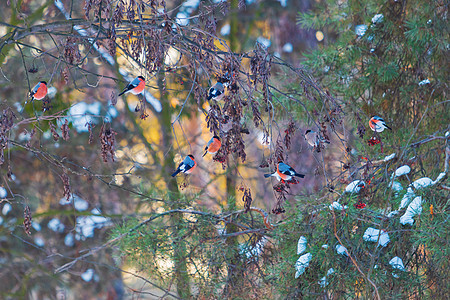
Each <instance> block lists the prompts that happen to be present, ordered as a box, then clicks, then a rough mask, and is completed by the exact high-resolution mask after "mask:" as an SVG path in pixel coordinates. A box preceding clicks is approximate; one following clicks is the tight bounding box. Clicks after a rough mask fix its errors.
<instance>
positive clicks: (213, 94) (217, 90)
mask: <svg viewBox="0 0 450 300" xmlns="http://www.w3.org/2000/svg"><path fill="white" fill-rule="evenodd" d="M224 92H225V88H224V86H223V84H222V83H221V82H217V83H216V84H215V85H213V86H212V87H211V88H210V89H209V92H208V100H211V98H212V99H214V100H220V99H222V98H223V96H224V95H225V93H224Z"/></svg>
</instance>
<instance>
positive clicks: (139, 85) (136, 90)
mask: <svg viewBox="0 0 450 300" xmlns="http://www.w3.org/2000/svg"><path fill="white" fill-rule="evenodd" d="M144 88H145V78H144V77H142V76H138V77H136V78H135V79H133V81H132V82H130V83H129V84H128V85H127V86H126V87H125V88H124V90H123V91H122V92H121V93H120V94H119V96H122V95H123V94H125V93H128V92H130V93H132V94H133V95H139V94H140V93H142V92H143V91H144Z"/></svg>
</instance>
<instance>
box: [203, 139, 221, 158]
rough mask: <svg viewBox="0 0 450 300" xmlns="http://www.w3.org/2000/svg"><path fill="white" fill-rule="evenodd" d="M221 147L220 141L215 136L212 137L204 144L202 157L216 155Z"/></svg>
mask: <svg viewBox="0 0 450 300" xmlns="http://www.w3.org/2000/svg"><path fill="white" fill-rule="evenodd" d="M221 146H222V142H221V141H220V138H219V137H218V136H217V135H215V136H213V137H212V138H211V139H210V140H209V142H208V144H206V147H205V153H204V154H203V155H202V157H203V156H205V155H206V153H209V154H216V153H217V151H219V149H220V147H221Z"/></svg>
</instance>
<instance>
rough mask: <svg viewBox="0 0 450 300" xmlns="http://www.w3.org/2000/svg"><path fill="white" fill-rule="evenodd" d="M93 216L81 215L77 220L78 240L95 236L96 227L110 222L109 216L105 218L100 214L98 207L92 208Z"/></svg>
mask: <svg viewBox="0 0 450 300" xmlns="http://www.w3.org/2000/svg"><path fill="white" fill-rule="evenodd" d="M91 213H93V214H94V215H93V216H79V217H77V220H76V223H77V224H76V227H75V231H76V233H77V234H76V236H75V238H76V240H78V241H79V240H85V239H86V238H90V237H93V236H94V229H96V228H102V227H103V226H106V225H107V224H108V223H109V221H110V220H109V218H105V217H103V216H100V215H99V214H100V211H99V210H98V209H96V208H94V209H93V210H91Z"/></svg>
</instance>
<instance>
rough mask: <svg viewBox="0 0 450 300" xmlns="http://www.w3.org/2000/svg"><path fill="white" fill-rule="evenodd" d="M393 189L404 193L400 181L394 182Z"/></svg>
mask: <svg viewBox="0 0 450 300" xmlns="http://www.w3.org/2000/svg"><path fill="white" fill-rule="evenodd" d="M391 188H392V189H393V190H394V191H396V192H400V191H403V187H402V185H401V183H400V182H398V181H394V182H392V184H391Z"/></svg>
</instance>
